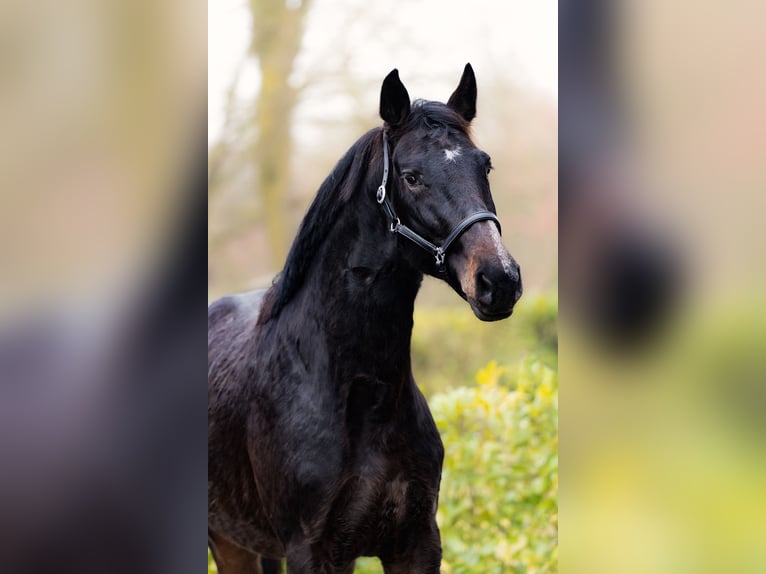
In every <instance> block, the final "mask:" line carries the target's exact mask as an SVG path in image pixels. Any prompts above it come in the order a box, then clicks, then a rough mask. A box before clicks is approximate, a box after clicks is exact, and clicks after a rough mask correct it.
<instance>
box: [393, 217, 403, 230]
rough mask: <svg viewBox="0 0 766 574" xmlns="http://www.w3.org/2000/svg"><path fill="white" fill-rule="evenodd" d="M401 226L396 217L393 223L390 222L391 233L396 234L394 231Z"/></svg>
mask: <svg viewBox="0 0 766 574" xmlns="http://www.w3.org/2000/svg"><path fill="white" fill-rule="evenodd" d="M401 224H402V222H401V221H399V218H398V217H397V218H396V219H395V220H394V221H392V222H391V233H396V229H397V228H398V227H399V226H400V225H401Z"/></svg>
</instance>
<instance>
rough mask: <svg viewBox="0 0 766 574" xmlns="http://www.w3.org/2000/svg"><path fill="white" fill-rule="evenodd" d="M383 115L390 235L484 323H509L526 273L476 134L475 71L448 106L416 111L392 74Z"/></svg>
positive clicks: (420, 105)
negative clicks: (503, 226) (512, 249)
mask: <svg viewBox="0 0 766 574" xmlns="http://www.w3.org/2000/svg"><path fill="white" fill-rule="evenodd" d="M380 115H381V117H382V118H383V120H384V121H385V122H386V126H385V128H384V133H385V134H386V136H385V137H386V139H387V140H388V143H387V145H388V146H389V147H390V150H391V160H390V165H391V174H390V181H391V183H390V185H389V187H388V197H384V198H383V199H381V195H385V194H381V192H380V190H379V192H378V200H379V202H381V205H384V207H386V209H387V211H388V212H389V216H390V218H391V220H392V227H391V229H392V230H394V231H398V232H399V233H400V234H401V235H402V236H404V237H406V238H407V239H409V240H410V241H403V242H402V243H403V244H405V245H404V249H405V256H406V257H407V259H408V260H409V261H410V262H411V263H412V264H413V265H414V266H415V267H416V268H418V269H420V270H421V271H423V272H424V273H428V274H430V275H433V276H435V277H439V278H441V279H444V280H445V281H447V283H449V285H450V286H451V287H452V288H453V289H454V290H455V291H456V292H457V293H458V294H459V295H460V296H461V297H464V298H465V299H466V300H467V301H468V303H469V304H470V305H471V309H473V312H474V313H475V314H476V316H477V317H478V318H479V319H481V320H483V321H495V320H498V319H504V318H505V317H508V316H509V315H510V314H511V312H512V311H513V306H514V304H515V303H516V301H518V299H519V297H520V296H521V274H520V271H519V266H518V264H517V263H516V261H515V260H514V259H513V257H511V255H510V253H509V252H508V250H507V249H506V247H505V246H504V245H503V243H502V241H501V239H500V229H499V222H497V220H496V218H495V217H494V212H495V205H494V203H493V201H492V194H491V193H490V189H489V173H490V170H491V169H492V164H491V162H490V158H489V155H487V154H486V153H485V152H483V151H482V150H480V149H479V148H477V147H476V146H475V145H474V143H473V142H472V141H471V137H470V133H469V127H470V122H471V120H473V118H474V116H475V115H476V78H475V77H474V74H473V69H472V68H471V65H470V64H468V65H466V67H465V71H464V72H463V76H462V78H461V79H460V84H459V85H458V87H457V89H456V90H455V92H454V93H453V94H452V96H450V98H449V100H448V102H447V103H446V104H442V103H440V102H430V101H421V100H416V101H415V102H414V103H413V104H412V105H410V97H409V94H408V93H407V89H406V88H405V87H404V85H403V84H402V82H401V81H400V80H399V74H398V72H397V70H394V71H392V72H391V73H390V74H389V75H388V76H387V77H386V79H385V80H384V81H383V87H382V89H381V96H380ZM384 179H385V178H384ZM384 183H385V182H384ZM389 206H390V209H389ZM397 221H398V222H400V225H399V226H397Z"/></svg>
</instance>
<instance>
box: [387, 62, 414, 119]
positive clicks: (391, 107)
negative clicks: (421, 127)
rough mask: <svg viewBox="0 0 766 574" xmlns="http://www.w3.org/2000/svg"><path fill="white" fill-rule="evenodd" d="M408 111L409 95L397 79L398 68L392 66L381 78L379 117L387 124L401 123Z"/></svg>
mask: <svg viewBox="0 0 766 574" xmlns="http://www.w3.org/2000/svg"><path fill="white" fill-rule="evenodd" d="M409 113H410V95H409V94H408V93H407V88H405V87H404V84H402V81H401V80H400V79H399V70H397V69H396V68H394V69H393V70H391V73H389V74H388V75H387V76H386V79H385V80H383V86H382V87H381V88H380V117H381V118H383V121H384V122H386V123H387V124H388V125H389V126H391V127H395V126H398V125H399V124H401V123H402V122H403V121H404V120H405V119H407V116H408V115H409Z"/></svg>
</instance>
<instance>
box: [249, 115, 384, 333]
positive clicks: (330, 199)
mask: <svg viewBox="0 0 766 574" xmlns="http://www.w3.org/2000/svg"><path fill="white" fill-rule="evenodd" d="M381 129H382V128H380V127H377V128H373V129H371V130H370V131H368V132H367V133H366V134H364V135H363V136H362V137H360V138H359V139H358V140H357V141H356V143H354V145H352V146H351V147H350V148H349V150H348V151H347V152H346V153H345V154H344V155H343V157H342V158H341V159H340V160H339V161H338V163H337V164H335V167H334V168H333V169H332V171H331V172H330V175H328V176H327V177H326V178H325V180H324V181H323V182H322V185H321V186H319V190H318V191H317V194H316V197H315V198H314V201H313V202H312V203H311V205H310V206H309V209H308V211H307V212H306V216H305V217H304V218H303V221H302V222H301V225H300V228H299V229H298V234H297V235H296V237H295V241H293V245H292V247H291V248H290V252H289V253H288V255H287V260H286V262H285V266H284V268H283V269H282V271H281V272H280V273H279V275H277V277H276V279H275V280H274V284H273V285H272V287H271V289H269V292H268V293H267V295H266V300H265V301H264V306H263V310H262V311H261V314H260V318H259V319H258V323H259V324H263V323H265V322H267V321H269V320H270V319H272V318H274V317H276V316H277V315H279V312H280V311H281V310H282V309H283V308H284V306H285V305H286V304H287V303H288V302H289V301H290V299H292V298H293V296H294V295H295V293H296V292H297V291H298V289H299V288H300V287H301V285H302V284H303V281H304V280H305V278H306V274H307V273H308V271H309V267H310V266H311V263H312V262H313V261H314V259H315V255H316V252H317V250H318V249H319V246H320V245H321V244H322V242H323V241H324V240H325V238H326V237H327V235H328V234H329V233H330V230H331V229H332V227H333V224H334V223H335V222H336V221H337V219H338V214H339V212H340V210H341V209H342V208H343V206H344V205H346V204H347V203H348V201H349V200H350V199H351V197H352V196H353V195H354V192H355V191H356V190H358V189H359V188H363V187H367V182H365V181H364V178H365V177H368V178H369V177H370V174H371V173H373V172H375V173H377V170H372V169H370V167H371V163H372V161H373V160H374V159H376V158H378V157H380V158H381V159H380V161H381V163H382V154H381V147H382V146H381V143H380V142H381V141H382V139H381V138H380V132H381ZM380 171H381V173H382V166H381V168H380ZM375 177H378V175H376V176H375ZM374 185H376V184H375V183H374V182H372V181H370V182H369V186H370V187H373V186H374Z"/></svg>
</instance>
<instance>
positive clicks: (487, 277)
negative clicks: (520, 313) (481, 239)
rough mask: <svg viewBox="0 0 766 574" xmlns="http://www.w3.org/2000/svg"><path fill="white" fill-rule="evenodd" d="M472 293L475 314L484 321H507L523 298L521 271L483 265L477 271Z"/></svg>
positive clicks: (509, 267)
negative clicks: (514, 307)
mask: <svg viewBox="0 0 766 574" xmlns="http://www.w3.org/2000/svg"><path fill="white" fill-rule="evenodd" d="M473 281H474V288H473V289H472V290H469V291H472V293H467V295H468V302H469V303H470V305H471V308H472V309H473V312H474V314H475V315H476V316H477V317H478V318H479V319H481V320H482V321H497V320H500V319H505V318H506V317H508V316H509V315H510V314H511V313H512V312H513V306H514V305H515V304H516V302H517V301H518V300H519V298H520V297H521V293H522V285H521V270H520V269H519V265H518V264H517V263H516V262H515V261H513V262H512V264H511V265H510V266H507V268H506V266H500V265H482V266H480V267H479V269H478V270H477V271H476V273H475V275H474V277H473Z"/></svg>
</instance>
